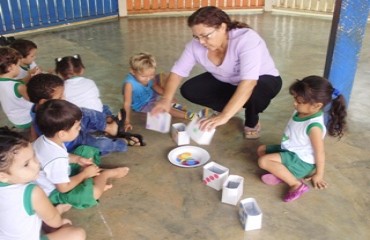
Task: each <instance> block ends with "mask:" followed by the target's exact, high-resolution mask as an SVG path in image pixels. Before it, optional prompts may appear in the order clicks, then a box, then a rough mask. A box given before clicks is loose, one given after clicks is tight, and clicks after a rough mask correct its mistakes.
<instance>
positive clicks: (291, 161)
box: [266, 145, 316, 179]
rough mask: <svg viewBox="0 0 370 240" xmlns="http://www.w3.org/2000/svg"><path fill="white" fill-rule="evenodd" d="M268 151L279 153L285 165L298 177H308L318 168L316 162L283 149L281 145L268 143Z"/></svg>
mask: <svg viewBox="0 0 370 240" xmlns="http://www.w3.org/2000/svg"><path fill="white" fill-rule="evenodd" d="M266 153H267V154H268V153H279V154H280V157H281V162H282V163H283V165H284V166H285V167H286V168H287V169H288V170H289V171H290V172H291V173H292V174H293V175H294V176H295V177H296V178H298V179H301V178H304V177H307V176H308V175H310V174H311V173H312V172H313V171H314V170H315V169H316V164H309V163H306V162H304V161H303V160H302V159H300V158H299V157H298V155H297V154H296V153H294V152H290V151H288V150H285V149H282V148H281V145H267V146H266Z"/></svg>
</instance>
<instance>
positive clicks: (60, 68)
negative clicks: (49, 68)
mask: <svg viewBox="0 0 370 240" xmlns="http://www.w3.org/2000/svg"><path fill="white" fill-rule="evenodd" d="M84 68H85V66H84V65H83V63H82V59H81V56H80V55H79V54H76V55H73V56H66V57H62V58H56V59H55V72H56V73H57V74H59V75H60V76H62V78H63V80H66V79H69V78H71V77H73V76H75V75H76V74H79V73H81V71H82V70H83V69H84Z"/></svg>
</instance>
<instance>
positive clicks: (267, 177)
mask: <svg viewBox="0 0 370 240" xmlns="http://www.w3.org/2000/svg"><path fill="white" fill-rule="evenodd" d="M261 180H262V182H263V183H265V184H267V185H272V186H273V185H277V184H279V183H282V182H283V181H282V180H281V179H280V178H278V177H276V176H275V175H274V174H271V173H267V174H264V175H262V177H261Z"/></svg>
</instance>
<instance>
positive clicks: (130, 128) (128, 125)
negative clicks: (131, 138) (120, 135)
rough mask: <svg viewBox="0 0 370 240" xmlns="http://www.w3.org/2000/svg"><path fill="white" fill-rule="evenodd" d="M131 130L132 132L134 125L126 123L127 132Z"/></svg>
mask: <svg viewBox="0 0 370 240" xmlns="http://www.w3.org/2000/svg"><path fill="white" fill-rule="evenodd" d="M129 130H132V125H131V123H125V131H126V132H127V131H129Z"/></svg>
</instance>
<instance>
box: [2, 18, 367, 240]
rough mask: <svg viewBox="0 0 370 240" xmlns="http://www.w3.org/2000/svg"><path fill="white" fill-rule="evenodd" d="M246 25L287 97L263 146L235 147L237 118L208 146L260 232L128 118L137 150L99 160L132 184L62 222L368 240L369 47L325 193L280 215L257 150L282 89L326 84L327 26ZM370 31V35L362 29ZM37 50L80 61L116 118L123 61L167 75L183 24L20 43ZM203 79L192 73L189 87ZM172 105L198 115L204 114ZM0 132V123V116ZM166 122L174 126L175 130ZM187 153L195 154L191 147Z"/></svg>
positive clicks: (163, 138)
mask: <svg viewBox="0 0 370 240" xmlns="http://www.w3.org/2000/svg"><path fill="white" fill-rule="evenodd" d="M232 18H234V19H238V20H240V21H245V22H248V23H249V24H250V25H251V26H252V27H253V28H254V29H255V30H257V31H258V32H259V33H260V34H261V35H262V36H263V37H264V38H265V40H266V42H267V44H268V46H269V48H270V51H271V54H272V55H273V57H274V59H275V62H276V65H277V67H278V69H279V70H280V72H281V75H282V77H283V80H284V85H283V89H282V91H281V92H280V94H279V95H278V96H277V97H276V99H274V101H273V102H272V104H271V105H270V107H269V108H268V109H267V110H266V112H265V113H264V114H262V115H261V122H262V129H263V131H262V137H261V138H260V139H259V140H256V141H248V140H245V139H243V137H242V133H241V130H242V118H241V117H242V115H240V116H235V117H234V118H232V119H231V120H230V122H229V123H227V124H226V125H224V126H221V127H219V128H218V129H217V131H216V134H215V137H214V139H213V141H212V143H211V145H209V146H204V147H203V148H204V149H206V150H207V151H208V152H209V153H210V155H211V160H212V161H215V162H217V163H219V164H222V165H224V166H226V167H228V168H229V169H230V173H231V174H236V175H240V176H243V177H244V193H243V196H242V198H247V197H253V198H255V199H256V200H257V202H258V204H259V206H260V207H261V209H262V212H263V223H262V229H260V230H254V231H248V232H244V231H243V229H242V227H241V225H240V223H239V219H238V209H237V207H235V206H232V205H227V204H223V203H221V191H220V192H218V191H216V190H214V189H212V188H209V187H207V186H205V185H204V184H203V183H202V181H201V179H202V168H201V167H198V168H190V169H184V168H179V167H176V166H174V165H172V164H171V163H170V162H169V161H168V160H167V154H168V152H169V151H170V150H171V149H173V148H175V147H176V145H175V143H174V142H173V141H172V140H171V138H170V136H169V135H168V134H161V133H157V132H153V131H149V130H146V129H145V126H144V125H145V115H142V114H135V115H134V121H133V122H134V131H135V132H140V133H142V134H143V135H144V136H145V138H146V142H147V144H148V145H147V146H146V147H144V148H130V149H129V151H128V152H126V153H119V154H118V153H117V154H116V153H115V154H111V155H108V156H106V157H104V158H103V162H104V165H106V166H108V167H109V166H128V167H130V169H131V170H130V173H129V175H128V176H127V177H125V178H124V179H121V180H116V181H113V185H114V186H113V189H112V190H110V191H108V192H106V193H105V194H104V195H103V197H102V198H101V200H100V204H99V206H98V207H95V208H91V209H86V210H71V211H70V212H68V213H67V214H66V216H67V217H69V218H71V219H72V221H73V223H74V224H75V225H77V226H81V227H84V228H85V229H86V230H87V232H88V239H89V240H105V239H107V240H108V239H109V240H110V239H116V240H117V239H128V240H141V239H143V240H145V239H153V240H157V239H158V240H163V239H171V240H177V239H179V240H182V239H196V240H206V239H207V240H208V239H212V240H215V239H225V240H226V239H227V240H230V239H232V240H235V239H264V240H268V239H284V240H288V239H325V240H326V239H370V231H369V230H368V227H369V225H370V220H369V219H370V218H369V216H370V207H369V206H370V201H369V198H370V188H369V187H370V175H369V169H370V150H369V148H368V141H369V139H370V120H369V116H370V104H369V101H368V97H369V93H368V92H369V90H368V89H369V88H370V82H369V76H370V71H369V64H370V54H369V53H370V45H369V43H370V36H369V34H367V35H366V36H365V39H364V40H363V49H362V53H361V57H360V62H359V66H358V72H357V75H356V80H355V84H354V89H353V92H352V98H351V102H350V105H349V116H348V125H349V131H348V133H347V134H346V135H345V136H344V137H343V138H342V140H341V141H338V140H337V139H333V138H330V137H327V138H326V155H327V164H326V175H325V178H326V180H327V181H328V182H329V184H330V186H329V188H328V189H326V190H322V191H320V190H314V189H311V191H310V192H308V193H306V194H305V195H304V196H303V197H302V198H300V199H299V200H297V201H295V202H292V203H284V202H283V201H282V196H283V194H284V193H285V191H286V190H287V186H285V185H284V184H281V185H279V186H275V187H271V186H266V185H264V184H263V183H262V182H261V181H260V179H259V177H260V175H261V174H262V173H263V172H262V171H261V170H260V169H259V168H258V166H257V163H256V154H255V150H256V148H257V146H258V145H259V144H262V143H267V144H269V143H278V142H279V139H280V136H281V134H282V131H283V129H284V126H285V124H286V122H287V119H288V117H289V116H290V114H291V113H292V110H293V106H292V97H291V96H290V95H289V94H288V92H287V87H288V86H289V85H290V83H291V82H292V81H293V80H294V79H296V78H302V77H304V76H307V75H311V74H317V75H322V74H323V69H324V64H325V56H326V47H327V43H328V36H329V31H330V26H331V21H330V20H325V19H315V18H309V17H297V16H281V15H272V14H268V13H265V14H259V15H234V16H232ZM367 30H370V29H369V27H368V29H367ZM24 37H25V38H28V39H30V40H33V41H34V42H36V43H37V45H38V46H39V56H38V59H37V62H38V64H39V65H41V66H42V67H43V68H44V69H49V68H53V64H54V59H55V58H56V57H61V56H64V55H72V54H76V53H78V54H80V55H81V56H82V59H83V61H84V64H85V66H86V76H87V77H90V78H92V79H94V80H95V81H96V83H97V85H98V86H99V88H100V90H101V95H102V99H103V101H104V103H106V104H108V105H110V106H111V107H112V108H113V109H114V110H116V111H118V109H119V108H120V107H121V104H122V100H121V94H120V87H121V81H122V79H123V76H124V75H125V74H126V73H127V71H128V59H129V57H130V56H131V55H132V54H134V53H136V52H139V51H148V52H151V53H153V54H154V55H155V56H156V57H157V60H158V66H159V70H161V71H168V70H170V68H171V66H172V64H173V63H174V61H175V60H176V59H177V57H178V56H179V55H180V53H181V51H182V49H183V47H184V44H185V43H186V42H187V41H188V40H189V39H190V38H191V32H190V30H189V29H188V28H187V27H186V17H161V18H142V19H139V18H131V19H127V18H126V19H120V20H112V21H108V22H101V23H97V24H93V25H87V26H79V27H76V28H66V29H63V30H55V31H53V32H44V33H38V34H33V35H26V36H24ZM200 72H202V69H200V68H196V69H194V70H193V73H192V74H193V75H195V74H197V73H200ZM177 97H178V99H179V100H180V102H182V103H184V104H186V105H187V106H188V107H189V108H190V109H192V110H194V111H196V110H199V109H200V108H201V107H200V106H196V105H192V104H190V103H188V102H185V101H184V100H183V99H182V98H181V96H180V95H178V96H177ZM0 122H1V123H3V124H5V123H7V121H6V120H5V118H4V115H3V113H1V114H0ZM173 122H181V121H179V120H176V119H173ZM193 145H196V144H195V143H193Z"/></svg>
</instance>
